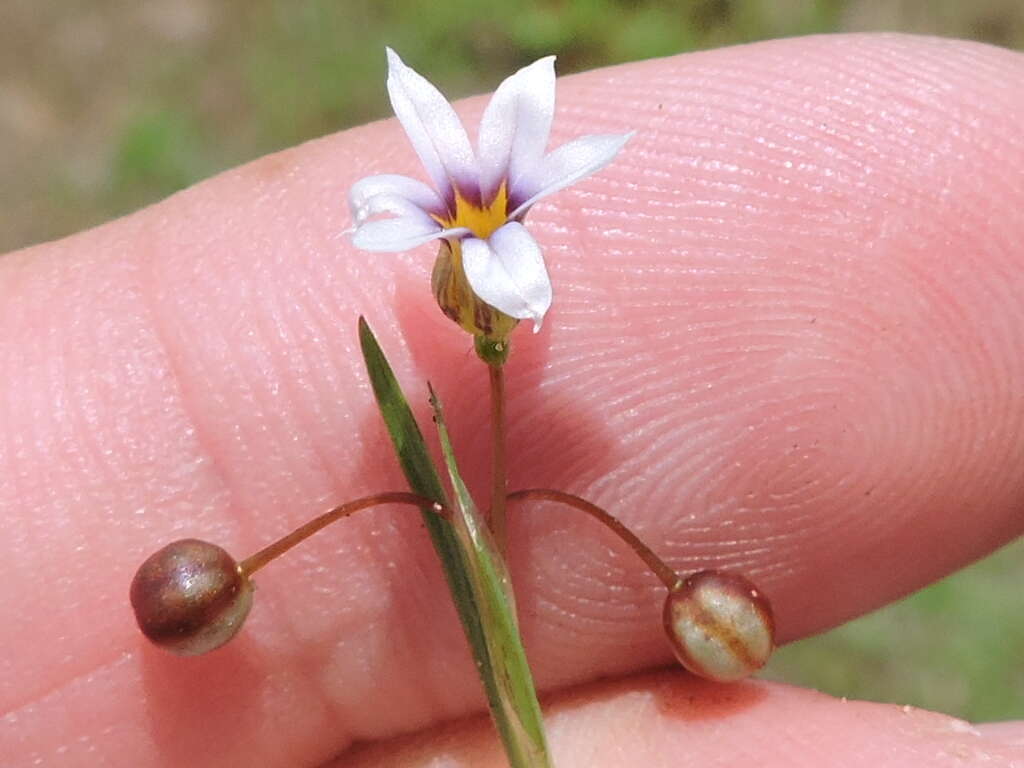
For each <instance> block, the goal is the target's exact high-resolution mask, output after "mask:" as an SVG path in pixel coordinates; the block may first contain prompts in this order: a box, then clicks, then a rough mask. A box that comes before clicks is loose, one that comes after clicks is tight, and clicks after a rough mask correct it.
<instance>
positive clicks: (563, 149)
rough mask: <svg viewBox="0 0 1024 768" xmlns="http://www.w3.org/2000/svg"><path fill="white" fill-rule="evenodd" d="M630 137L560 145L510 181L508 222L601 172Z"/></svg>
mask: <svg viewBox="0 0 1024 768" xmlns="http://www.w3.org/2000/svg"><path fill="white" fill-rule="evenodd" d="M633 135H634V134H633V133H627V134H625V135H620V134H603V135H598V136H581V137H580V138H578V139H574V140H573V141H570V142H569V143H568V144H563V145H562V146H560V147H559V148H558V149H556V150H555V151H554V152H551V153H550V154H549V155H547V156H546V157H545V158H544V159H542V160H541V161H540V162H539V163H538V164H537V165H536V166H534V167H533V168H531V169H529V170H526V171H524V172H523V174H522V175H520V176H518V177H515V178H512V179H511V181H510V185H509V208H510V209H512V211H511V213H509V218H510V219H518V218H521V217H522V216H523V215H525V213H526V210H527V209H528V208H529V207H530V206H531V205H533V204H534V203H536V202H537V201H538V200H540V199H541V198H542V197H547V196H548V195H551V194H554V193H555V192H558V191H559V190H561V189H565V188H566V187H568V186H571V185H572V184H575V183H576V182H577V181H581V180H582V179H585V178H586V177H587V176H589V175H590V174H592V173H596V172H597V171H599V170H601V169H602V168H604V167H605V166H606V165H608V163H610V162H611V161H612V160H613V159H614V158H615V156H616V155H617V154H618V153H619V150H621V149H622V148H623V147H624V146H625V145H626V142H627V141H629V140H630V139H631V138H632V137H633Z"/></svg>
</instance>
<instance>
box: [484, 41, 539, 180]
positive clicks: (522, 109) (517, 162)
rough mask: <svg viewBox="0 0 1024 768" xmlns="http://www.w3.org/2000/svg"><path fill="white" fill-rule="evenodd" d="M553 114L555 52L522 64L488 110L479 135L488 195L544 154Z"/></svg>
mask: <svg viewBox="0 0 1024 768" xmlns="http://www.w3.org/2000/svg"><path fill="white" fill-rule="evenodd" d="M554 114H555V57H554V56H546V57H544V58H543V59H540V60H538V61H535V62H533V64H530V65H529V66H528V67H523V68H522V69H520V70H519V71H518V72H516V73H515V74H514V75H512V76H511V77H509V78H507V79H506V80H505V81H504V82H503V83H502V84H501V85H499V86H498V89H497V90H496V91H495V92H494V95H493V96H492V97H491V101H490V103H488V105H487V109H485V110H484V115H483V118H481V120H480V134H479V136H478V137H477V150H478V151H477V162H478V163H479V166H480V193H481V195H483V197H484V200H489V199H491V197H493V195H494V194H495V193H496V192H497V191H498V187H500V186H501V182H502V181H503V180H504V179H505V177H506V174H508V175H516V174H517V173H521V172H522V171H523V170H524V169H529V168H531V167H533V166H534V165H535V164H536V163H537V161H539V160H540V159H541V158H542V157H543V156H544V150H545V149H546V148H547V145H548V135H549V134H550V133H551V119H552V117H553V116H554Z"/></svg>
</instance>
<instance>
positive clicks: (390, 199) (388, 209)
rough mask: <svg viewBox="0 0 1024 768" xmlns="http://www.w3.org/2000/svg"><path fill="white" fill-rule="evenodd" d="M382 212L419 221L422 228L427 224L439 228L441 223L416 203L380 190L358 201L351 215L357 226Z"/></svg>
mask: <svg viewBox="0 0 1024 768" xmlns="http://www.w3.org/2000/svg"><path fill="white" fill-rule="evenodd" d="M382 213H390V214H392V215H394V216H398V217H400V218H403V219H409V220H411V221H419V222H421V223H422V224H423V226H424V228H426V227H429V226H433V227H435V228H437V229H440V228H441V225H440V224H438V223H437V221H436V220H435V219H434V218H433V217H432V216H431V215H430V214H429V213H427V212H426V211H424V210H423V209H422V208H420V206H418V205H416V203H414V202H412V201H411V200H409V199H407V198H405V197H402V196H401V195H393V194H388V193H386V192H381V193H380V194H376V195H374V196H373V197H369V198H366V199H364V200H362V201H360V205H359V209H358V210H357V211H354V214H353V215H354V218H355V223H356V226H357V227H358V226H361V225H362V224H363V222H365V221H366V220H367V219H369V218H370V217H371V216H377V215H379V214H382Z"/></svg>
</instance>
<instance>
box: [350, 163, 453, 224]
mask: <svg viewBox="0 0 1024 768" xmlns="http://www.w3.org/2000/svg"><path fill="white" fill-rule="evenodd" d="M377 195H392V196H395V197H401V198H404V199H405V200H408V201H409V202H410V203H412V204H413V205H415V206H416V207H417V208H420V209H422V210H423V211H425V212H426V213H435V214H441V213H443V212H444V203H442V202H441V198H440V197H438V196H437V193H436V192H435V191H434V190H432V189H431V188H430V187H428V186H427V185H426V184H424V183H423V182H422V181H417V180H416V179H410V178H409V177H408V176H400V175H399V174H397V173H382V174H380V175H378V176H367V177H366V178H364V179H360V180H359V181H357V182H356V183H355V184H353V185H352V189H350V190H349V193H348V204H349V209H350V210H351V211H352V219H353V221H355V223H356V224H357V225H358V224H362V223H363V222H364V221H366V219H367V218H369V217H370V216H372V215H373V212H372V211H370V210H369V209H368V208H367V202H368V201H369V200H370V199H372V198H374V197H376V196H377Z"/></svg>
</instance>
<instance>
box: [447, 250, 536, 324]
mask: <svg viewBox="0 0 1024 768" xmlns="http://www.w3.org/2000/svg"><path fill="white" fill-rule="evenodd" d="M430 285H431V288H433V291H434V297H435V298H436V299H437V304H438V306H439V307H441V311H442V312H444V313H445V315H446V316H447V317H448V318H450V319H451V320H454V321H455V322H456V323H458V324H459V325H460V326H462V328H463V330H465V331H468V332H469V333H472V334H473V335H474V336H483V337H486V338H488V339H492V340H501V339H505V338H507V337H508V335H509V334H510V333H512V331H513V330H514V329H515V327H516V326H517V325H518V324H519V321H518V320H517V319H516V318H514V317H512V316H511V315H506V314H505V313H504V312H502V311H501V310H499V309H495V308H494V307H492V306H491V305H490V304H488V303H487V302H485V301H484V300H483V299H481V298H480V297H479V296H477V295H476V294H475V293H473V289H472V288H470V287H469V281H468V280H466V273H465V271H464V270H463V268H462V245H461V244H460V243H459V242H458V241H455V242H450V241H448V240H442V241H441V247H440V249H439V250H438V252H437V261H435V262H434V271H433V273H432V274H431V276H430Z"/></svg>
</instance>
